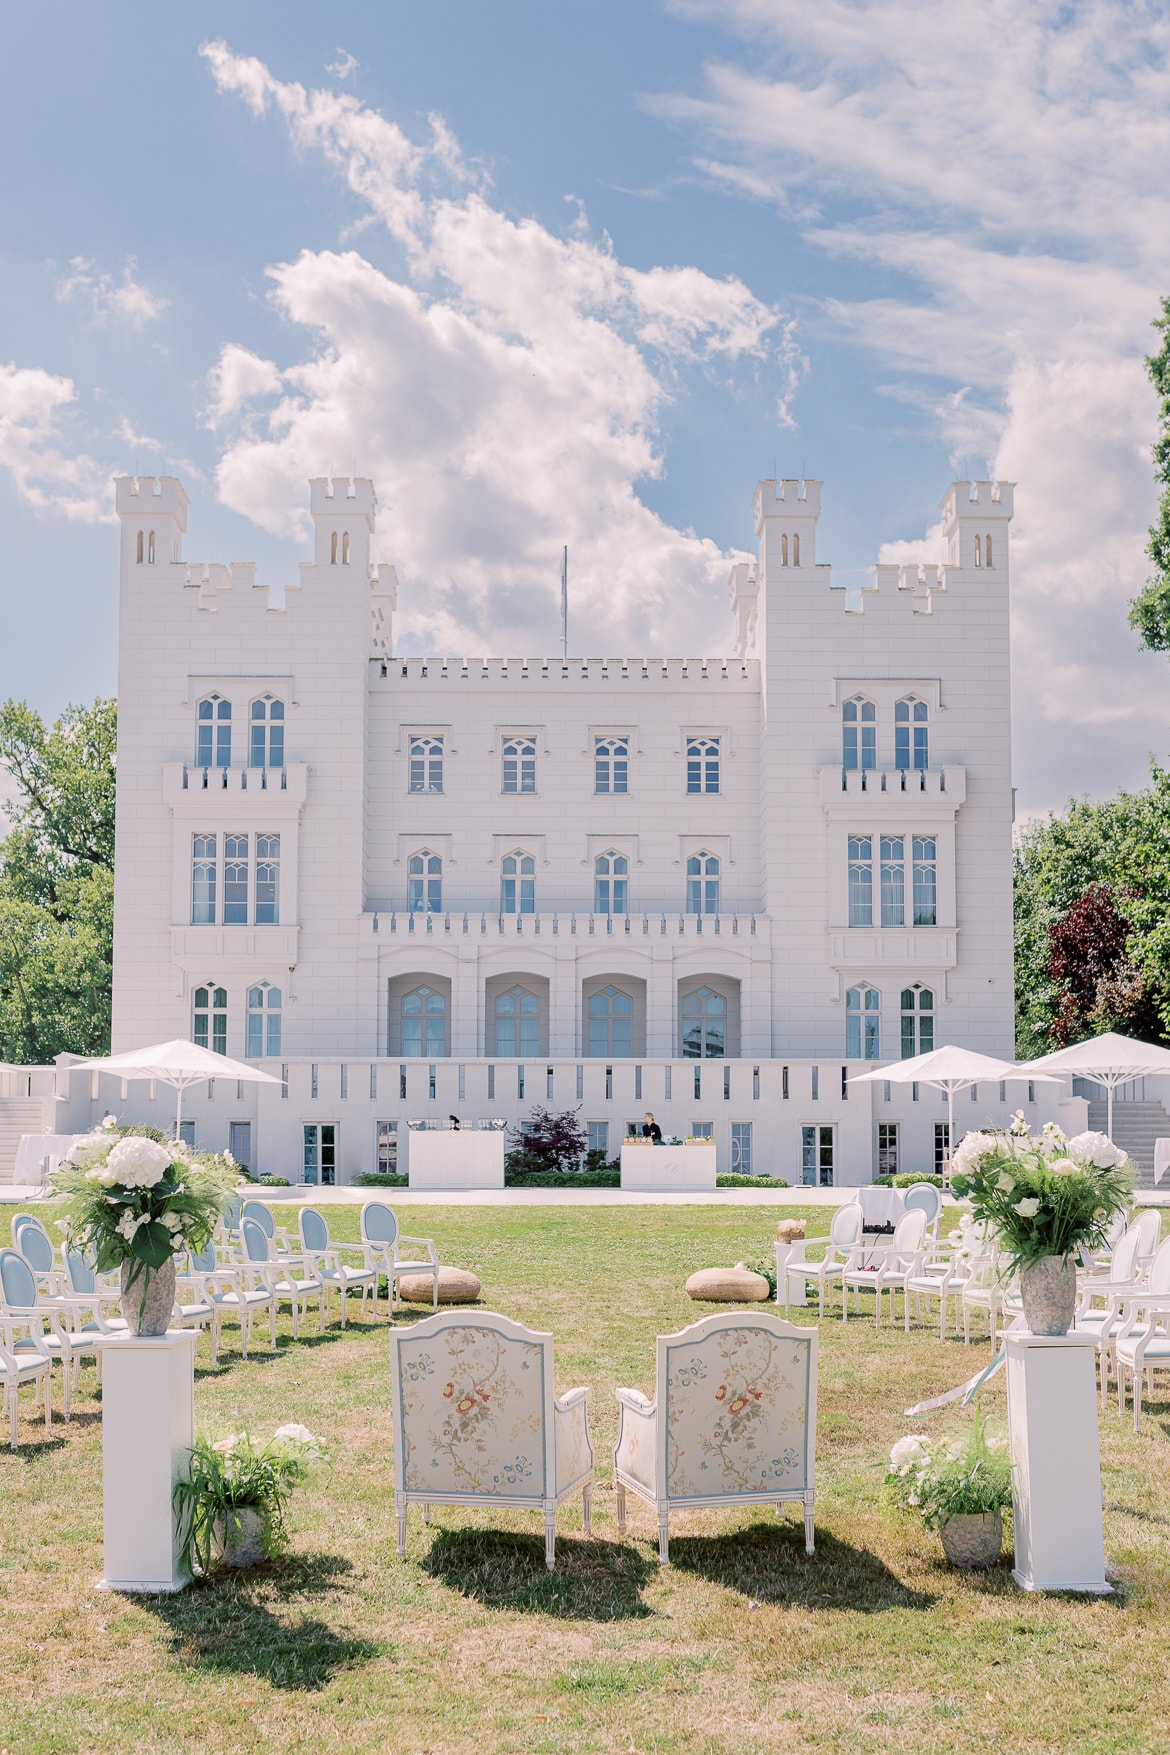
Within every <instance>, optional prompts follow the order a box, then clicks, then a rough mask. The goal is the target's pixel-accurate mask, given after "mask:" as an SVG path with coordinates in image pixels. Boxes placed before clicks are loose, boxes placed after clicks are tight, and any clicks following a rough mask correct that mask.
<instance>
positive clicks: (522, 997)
mask: <svg viewBox="0 0 1170 1755" xmlns="http://www.w3.org/2000/svg"><path fill="white" fill-rule="evenodd" d="M496 1053H497V1054H500V1055H506V1056H507V1057H508V1058H509V1059H515V1060H523V1059H525V1058H531V1057H532V1056H533V1055H537V1054H539V1053H540V1001H539V999H538V998H537V997H536V995H535V994H534V993H529V992H528V990H527V988H524V987H510V988H509V989H508V991H507V993H501V994H500V996H499V998H498V999H497V1000H496Z"/></svg>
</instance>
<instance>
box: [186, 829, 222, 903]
mask: <svg viewBox="0 0 1170 1755" xmlns="http://www.w3.org/2000/svg"><path fill="white" fill-rule="evenodd" d="M215 878H216V857H215V836H214V835H194V836H192V839H191V924H192V926H214V925H215V889H216V884H215Z"/></svg>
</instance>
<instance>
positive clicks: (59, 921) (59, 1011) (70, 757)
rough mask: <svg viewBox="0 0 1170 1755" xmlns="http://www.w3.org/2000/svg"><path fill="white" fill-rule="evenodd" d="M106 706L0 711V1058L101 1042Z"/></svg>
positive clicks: (109, 876) (106, 1017)
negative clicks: (48, 714) (3, 811)
mask: <svg viewBox="0 0 1170 1755" xmlns="http://www.w3.org/2000/svg"><path fill="white" fill-rule="evenodd" d="M116 741H117V707H116V703H115V702H113V701H103V700H97V701H95V702H94V703H93V705H92V706H91V707H69V708H67V709H66V711H65V712H64V713H63V714H62V715H61V717H60V718H59V719H58V720H57V722H56V723H55V724H54V725H53V726H52V728H51V729H50V728H48V727H46V725H45V722H44V720H43V719H42V718H41V717H40V715H39V714H37V713H34V712H33V710H32V709H31V708H30V707H28V706H26V705H25V704H24V702H21V701H7V702H5V703H4V705H3V706H0V764H2V765H3V766H4V767H5V768H6V769H7V770H8V772H9V773H10V775H11V776H12V779H13V780H14V782H15V785H16V798H15V799H14V801H13V802H12V803H10V804H9V805H8V807H7V815H8V818H9V820H10V822H11V825H12V827H11V831H10V833H9V835H8V837H7V839H6V840H4V841H3V842H0V1059H3V1060H7V1061H16V1062H19V1063H23V1064H26V1065H27V1064H33V1065H35V1064H45V1063H47V1062H49V1061H51V1060H52V1059H53V1057H54V1056H55V1055H57V1054H60V1053H63V1052H71V1053H74V1054H101V1053H103V1052H104V1051H105V1049H106V1048H107V1046H108V1044H109V1038H110V991H111V975H112V967H113V925H114V906H113V904H114V762H115V749H116Z"/></svg>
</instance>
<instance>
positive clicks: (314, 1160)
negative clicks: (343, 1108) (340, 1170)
mask: <svg viewBox="0 0 1170 1755" xmlns="http://www.w3.org/2000/svg"><path fill="white" fill-rule="evenodd" d="M304 1170H305V1181H306V1182H308V1183H310V1184H311V1185H312V1186H313V1187H316V1186H317V1185H318V1184H319V1185H320V1186H321V1187H322V1188H332V1187H333V1185H334V1183H335V1181H336V1180H337V1124H336V1122H332V1121H314V1122H310V1123H307V1124H306V1126H305V1156H304Z"/></svg>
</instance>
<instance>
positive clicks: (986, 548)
mask: <svg viewBox="0 0 1170 1755" xmlns="http://www.w3.org/2000/svg"><path fill="white" fill-rule="evenodd" d="M983 565H984V566H985V567H989V566H990V565H991V532H990V531H988V533H987V535H986V536H985V537H984V539H983Z"/></svg>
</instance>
